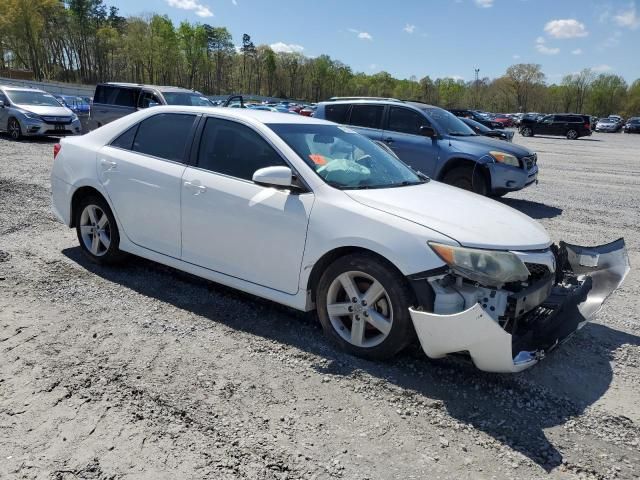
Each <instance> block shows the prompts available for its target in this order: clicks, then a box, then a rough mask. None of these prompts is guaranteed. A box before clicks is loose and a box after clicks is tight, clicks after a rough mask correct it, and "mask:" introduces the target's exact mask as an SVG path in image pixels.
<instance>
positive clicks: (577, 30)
mask: <svg viewBox="0 0 640 480" xmlns="http://www.w3.org/2000/svg"><path fill="white" fill-rule="evenodd" d="M544 31H545V32H547V33H548V34H549V35H550V36H552V37H554V38H576V37H586V36H587V35H589V32H588V31H587V29H586V27H585V26H584V23H580V22H579V21H577V20H575V19H573V18H567V19H564V20H551V21H550V22H547V24H546V25H545V26H544Z"/></svg>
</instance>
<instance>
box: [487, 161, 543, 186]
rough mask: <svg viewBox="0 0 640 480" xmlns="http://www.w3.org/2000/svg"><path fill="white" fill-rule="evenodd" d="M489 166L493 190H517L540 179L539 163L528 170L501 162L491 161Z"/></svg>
mask: <svg viewBox="0 0 640 480" xmlns="http://www.w3.org/2000/svg"><path fill="white" fill-rule="evenodd" d="M488 168H489V175H490V177H491V191H492V192H497V193H504V192H515V191H517V190H522V189H523V188H525V187H528V186H529V185H532V184H534V183H535V182H536V181H537V180H538V165H537V163H536V164H534V165H532V166H531V168H529V169H528V170H527V169H524V168H518V167H512V166H509V165H503V164H501V163H490V164H489V165H488Z"/></svg>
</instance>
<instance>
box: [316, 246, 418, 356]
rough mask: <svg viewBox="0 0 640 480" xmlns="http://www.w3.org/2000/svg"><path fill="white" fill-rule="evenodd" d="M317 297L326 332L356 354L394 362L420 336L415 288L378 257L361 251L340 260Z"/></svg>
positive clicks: (324, 278)
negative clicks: (415, 322)
mask: <svg viewBox="0 0 640 480" xmlns="http://www.w3.org/2000/svg"><path fill="white" fill-rule="evenodd" d="M316 299H317V306H318V317H319V319H320V323H321V324H322V328H323V330H324V332H325V334H326V335H327V336H328V337H329V338H331V339H332V340H333V341H334V342H335V343H337V344H338V346H340V347H341V348H342V349H343V350H345V351H347V352H349V353H351V354H353V355H356V356H359V357H363V358H367V359H371V360H381V359H385V358H389V357H392V356H393V355H395V354H396V353H398V352H399V351H400V350H402V349H403V348H404V347H406V346H407V345H408V344H409V343H410V342H411V341H412V340H413V339H414V338H415V330H414V329H413V323H412V320H411V316H410V314H409V308H410V307H411V306H412V305H414V304H415V300H414V295H413V293H412V291H411V288H410V287H409V285H408V284H407V280H406V279H405V278H404V277H403V276H402V275H401V274H400V273H399V272H398V271H397V270H395V269H394V268H393V267H391V266H390V265H388V264H387V263H386V262H384V261H383V260H381V259H380V258H378V257H377V256H375V255H372V254H367V253H356V254H352V255H347V256H345V257H342V258H339V259H338V260H336V261H335V262H334V263H332V264H331V265H330V266H329V268H327V270H326V271H325V272H324V273H323V274H322V277H321V278H320V282H319V283H318V289H317V292H316Z"/></svg>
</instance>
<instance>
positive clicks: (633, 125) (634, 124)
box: [624, 117, 640, 133]
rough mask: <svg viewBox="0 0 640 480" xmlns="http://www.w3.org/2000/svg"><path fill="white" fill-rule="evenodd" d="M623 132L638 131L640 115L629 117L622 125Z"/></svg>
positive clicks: (639, 129)
mask: <svg viewBox="0 0 640 480" xmlns="http://www.w3.org/2000/svg"><path fill="white" fill-rule="evenodd" d="M624 132H625V133H640V117H631V118H630V119H629V120H627V123H625V125H624Z"/></svg>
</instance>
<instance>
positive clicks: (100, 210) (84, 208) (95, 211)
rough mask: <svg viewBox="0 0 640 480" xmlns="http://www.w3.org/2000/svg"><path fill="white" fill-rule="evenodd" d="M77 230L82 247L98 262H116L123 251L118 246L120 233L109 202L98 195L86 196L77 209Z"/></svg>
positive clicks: (86, 253)
mask: <svg viewBox="0 0 640 480" xmlns="http://www.w3.org/2000/svg"><path fill="white" fill-rule="evenodd" d="M75 214H76V218H75V225H76V232H77V235H78V241H79V242H80V248H81V249H82V252H83V253H84V254H85V256H86V257H87V258H89V260H91V261H92V262H94V263H98V264H110V263H116V262H118V261H119V260H121V259H122V257H123V253H122V252H121V251H120V249H119V248H118V247H119V245H120V234H119V232H118V226H117V224H116V220H115V218H114V216H113V213H111V209H110V208H109V205H108V204H107V202H106V201H105V200H104V199H103V198H101V197H98V196H90V197H85V198H83V199H82V200H80V202H79V205H78V207H77V209H76V212H75Z"/></svg>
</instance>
